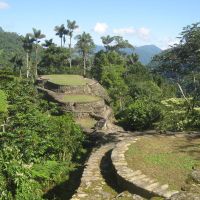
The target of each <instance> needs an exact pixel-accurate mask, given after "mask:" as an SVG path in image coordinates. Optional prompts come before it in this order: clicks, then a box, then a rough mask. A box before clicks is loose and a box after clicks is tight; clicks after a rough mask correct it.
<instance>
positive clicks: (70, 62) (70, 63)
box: [69, 36, 72, 69]
mask: <svg viewBox="0 0 200 200" xmlns="http://www.w3.org/2000/svg"><path fill="white" fill-rule="evenodd" d="M71 47H72V37H71V36H70V38H69V67H70V69H71V68H72V51H71Z"/></svg>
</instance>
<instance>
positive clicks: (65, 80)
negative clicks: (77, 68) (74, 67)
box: [43, 74, 87, 86]
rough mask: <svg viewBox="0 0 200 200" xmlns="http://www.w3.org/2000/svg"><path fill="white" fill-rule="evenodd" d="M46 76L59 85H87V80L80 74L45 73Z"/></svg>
mask: <svg viewBox="0 0 200 200" xmlns="http://www.w3.org/2000/svg"><path fill="white" fill-rule="evenodd" d="M43 77H44V78H47V79H49V81H50V82H52V83H55V84H58V85H74V86H76V85H85V84H86V83H87V81H86V80H85V79H84V78H83V77H82V76H79V75H67V74H54V75H45V76H43Z"/></svg>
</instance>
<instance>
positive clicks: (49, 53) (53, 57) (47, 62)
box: [38, 45, 69, 74]
mask: <svg viewBox="0 0 200 200" xmlns="http://www.w3.org/2000/svg"><path fill="white" fill-rule="evenodd" d="M68 57H69V50H67V49H65V48H61V47H56V46H55V45H51V46H50V47H48V48H46V49H45V50H44V51H43V53H42V55H41V61H40V63H39V66H38V70H39V72H40V74H61V73H64V72H65V71H66V69H67V68H68V66H67V64H68V61H67V58H68Z"/></svg>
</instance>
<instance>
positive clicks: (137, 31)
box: [113, 27, 150, 41]
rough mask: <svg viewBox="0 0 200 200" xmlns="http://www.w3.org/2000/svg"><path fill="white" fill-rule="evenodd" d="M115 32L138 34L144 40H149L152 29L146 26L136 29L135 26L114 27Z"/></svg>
mask: <svg viewBox="0 0 200 200" xmlns="http://www.w3.org/2000/svg"><path fill="white" fill-rule="evenodd" d="M113 33H114V34H117V35H122V36H128V35H132V36H136V37H138V38H139V39H140V40H142V41H147V40H148V39H149V36H150V30H149V29H148V28H145V27H141V28H138V29H134V28H133V27H127V28H118V29H113Z"/></svg>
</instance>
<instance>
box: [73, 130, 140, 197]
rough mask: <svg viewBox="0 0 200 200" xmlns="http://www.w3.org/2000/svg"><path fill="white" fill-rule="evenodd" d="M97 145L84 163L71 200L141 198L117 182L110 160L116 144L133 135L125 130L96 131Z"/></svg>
mask: <svg viewBox="0 0 200 200" xmlns="http://www.w3.org/2000/svg"><path fill="white" fill-rule="evenodd" d="M96 134H97V135H96V137H97V141H98V142H97V144H96V145H97V146H98V147H96V148H95V149H94V150H93V152H92V153H91V155H90V157H89V159H88V161H87V162H86V164H85V169H84V171H83V174H82V178H81V183H80V186H79V188H78V189H77V191H76V193H75V194H74V195H73V196H72V198H71V200H83V199H84V200H113V199H123V200H131V199H132V200H143V199H144V198H142V197H141V196H139V195H136V194H131V193H129V192H127V191H125V190H124V189H123V188H121V187H120V185H119V184H118V182H117V177H116V172H115V170H114V168H113V165H112V161H111V152H112V150H113V148H115V146H116V144H118V143H119V142H120V141H123V140H124V139H128V138H132V137H134V136H133V135H132V134H130V133H128V132H125V131H117V130H115V131H114V132H109V131H107V132H99V133H96Z"/></svg>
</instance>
